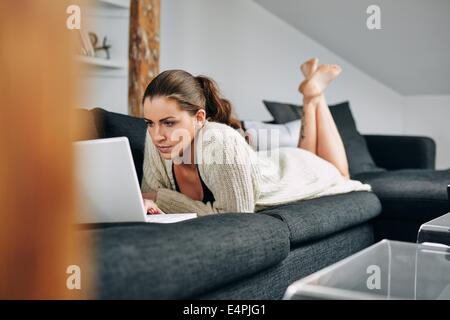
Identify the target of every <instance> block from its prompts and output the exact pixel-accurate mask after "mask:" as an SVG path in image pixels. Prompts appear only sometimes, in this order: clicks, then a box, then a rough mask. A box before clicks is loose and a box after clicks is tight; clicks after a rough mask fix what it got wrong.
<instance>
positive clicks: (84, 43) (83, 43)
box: [78, 29, 95, 57]
mask: <svg viewBox="0 0 450 320" xmlns="http://www.w3.org/2000/svg"><path fill="white" fill-rule="evenodd" d="M78 31H79V35H80V37H79V38H80V47H81V48H80V54H82V55H85V56H89V57H94V56H95V51H94V47H93V46H92V43H91V40H90V39H89V35H88V33H87V32H86V31H84V30H82V29H79V30H78Z"/></svg>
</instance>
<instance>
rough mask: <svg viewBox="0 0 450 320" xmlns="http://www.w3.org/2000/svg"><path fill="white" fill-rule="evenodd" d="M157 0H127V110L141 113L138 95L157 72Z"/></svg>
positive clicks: (140, 114)
mask: <svg viewBox="0 0 450 320" xmlns="http://www.w3.org/2000/svg"><path fill="white" fill-rule="evenodd" d="M159 26H160V0H131V8H130V37H129V41H130V44H129V61H128V64H129V71H128V72H129V77H128V114H129V115H132V116H135V117H142V116H143V113H144V112H143V107H142V103H141V100H142V96H143V95H144V91H145V88H146V87H147V85H148V84H149V82H150V81H151V80H152V79H153V78H154V77H155V76H156V75H158V73H159Z"/></svg>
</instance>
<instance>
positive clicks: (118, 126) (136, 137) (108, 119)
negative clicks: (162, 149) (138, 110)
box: [90, 108, 147, 182]
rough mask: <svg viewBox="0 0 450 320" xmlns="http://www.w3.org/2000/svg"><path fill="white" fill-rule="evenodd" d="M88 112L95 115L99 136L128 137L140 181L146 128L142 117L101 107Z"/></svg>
mask: <svg viewBox="0 0 450 320" xmlns="http://www.w3.org/2000/svg"><path fill="white" fill-rule="evenodd" d="M90 112H92V113H93V114H94V116H95V121H96V123H97V130H98V132H99V138H114V137H127V138H128V140H129V142H130V148H131V153H132V154H133V160H134V166H135V168H136V173H137V176H138V179H139V182H141V181H142V166H143V163H144V149H145V130H147V124H146V123H145V121H144V119H142V118H136V117H132V116H128V115H125V114H120V113H115V112H110V111H106V110H104V109H101V108H94V109H92V110H91V111H90Z"/></svg>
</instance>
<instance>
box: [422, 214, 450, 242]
mask: <svg viewBox="0 0 450 320" xmlns="http://www.w3.org/2000/svg"><path fill="white" fill-rule="evenodd" d="M417 242H418V243H427V242H428V243H429V242H433V243H440V244H445V245H447V246H450V213H447V214H445V215H443V216H441V217H439V218H436V219H433V220H431V221H429V222H427V223H424V224H423V225H421V226H420V229H419V232H418V234H417Z"/></svg>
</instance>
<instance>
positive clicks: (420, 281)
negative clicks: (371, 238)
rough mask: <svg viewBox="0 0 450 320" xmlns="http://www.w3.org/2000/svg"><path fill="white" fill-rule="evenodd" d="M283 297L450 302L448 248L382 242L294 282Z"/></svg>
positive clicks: (449, 257) (449, 259) (449, 258)
mask: <svg viewBox="0 0 450 320" xmlns="http://www.w3.org/2000/svg"><path fill="white" fill-rule="evenodd" d="M284 299H408V300H409V299H418V300H422V299H426V300H428V299H450V249H449V248H448V247H445V246H442V247H440V246H430V245H423V244H415V243H408V242H399V241H391V240H382V241H380V242H378V243H376V244H374V245H372V246H370V247H368V248H366V249H364V250H362V251H360V252H358V253H356V254H354V255H352V256H350V257H348V258H346V259H344V260H341V261H339V262H337V263H335V264H333V265H331V266H329V267H327V268H325V269H322V270H320V271H318V272H316V273H313V274H312V275H310V276H308V277H306V278H303V279H301V280H298V281H296V282H294V283H293V284H292V285H290V286H289V287H288V289H287V290H286V293H285V295H284Z"/></svg>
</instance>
